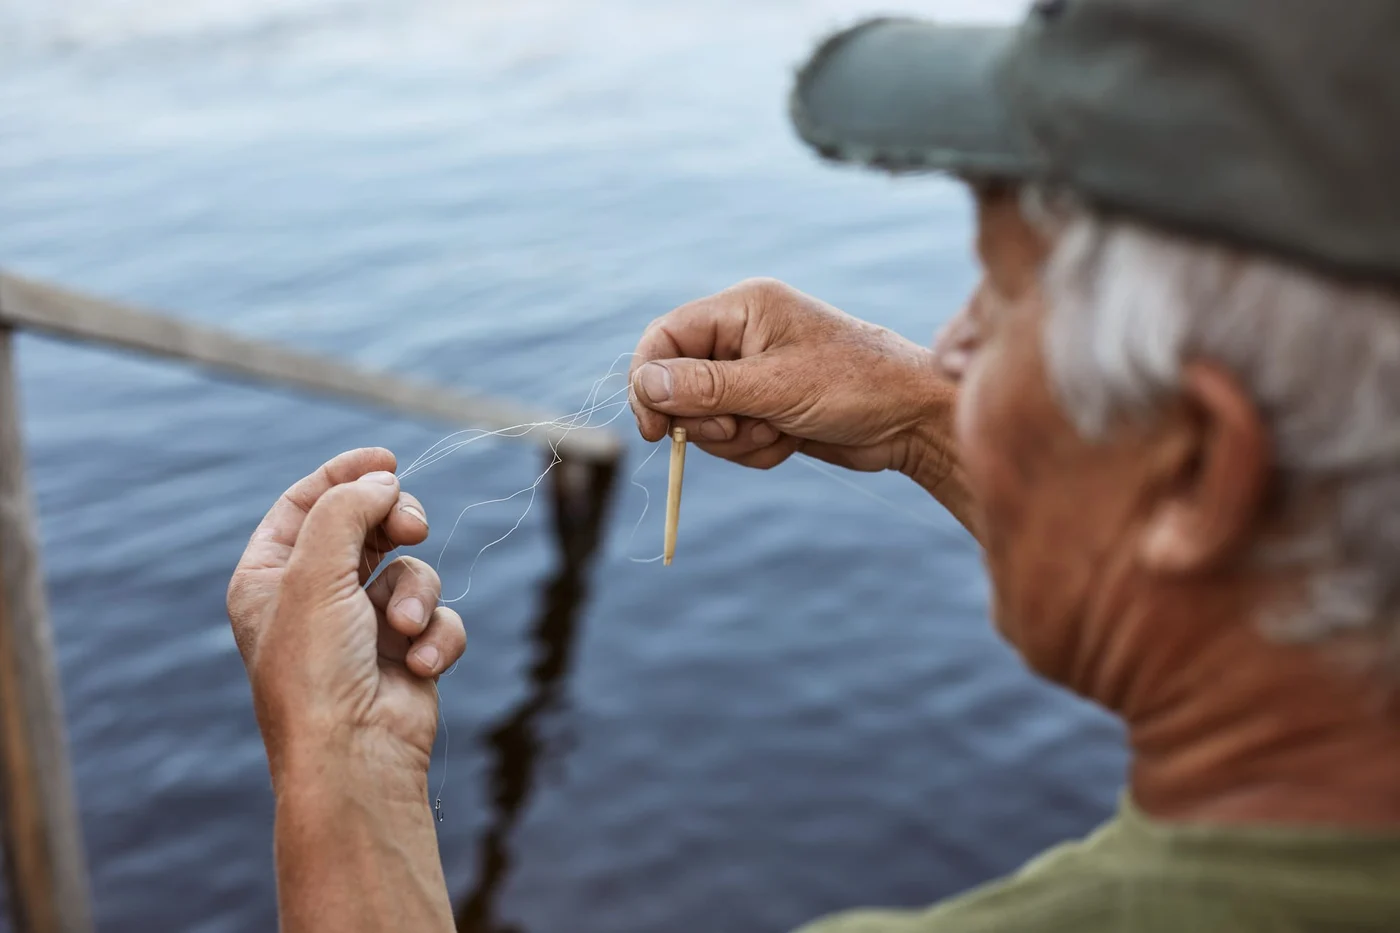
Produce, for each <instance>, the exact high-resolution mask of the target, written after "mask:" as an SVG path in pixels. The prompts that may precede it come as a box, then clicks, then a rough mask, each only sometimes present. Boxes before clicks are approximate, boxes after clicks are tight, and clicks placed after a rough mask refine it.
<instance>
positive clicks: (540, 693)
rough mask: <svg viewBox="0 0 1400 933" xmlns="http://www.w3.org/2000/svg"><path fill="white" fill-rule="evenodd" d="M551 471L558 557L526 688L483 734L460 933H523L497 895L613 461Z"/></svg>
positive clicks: (564, 663)
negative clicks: (472, 856)
mask: <svg viewBox="0 0 1400 933" xmlns="http://www.w3.org/2000/svg"><path fill="white" fill-rule="evenodd" d="M552 476H553V479H554V482H553V485H552V487H551V488H552V492H553V498H554V524H555V532H556V535H557V538H558V541H559V545H560V551H561V557H562V560H561V561H560V566H559V570H558V571H557V572H556V573H555V575H554V577H553V578H552V579H551V580H550V581H549V583H548V584H547V585H546V586H545V588H544V604H543V606H541V608H540V614H539V616H538V618H537V619H536V621H535V624H534V627H533V629H532V630H531V633H530V637H531V641H532V642H533V645H534V649H535V656H534V659H533V661H532V663H531V665H530V669H529V692H528V693H527V695H526V696H525V698H524V699H523V700H522V701H521V702H520V703H519V704H518V705H516V707H515V708H514V709H512V710H511V711H510V712H508V713H507V714H506V715H505V716H503V717H502V718H501V719H499V720H498V721H497V722H496V723H495V724H494V725H493V726H492V727H491V728H490V729H488V730H487V732H486V734H485V740H486V744H487V746H488V748H489V749H490V753H491V758H492V761H491V769H490V782H491V786H490V800H491V808H492V813H491V822H490V823H489V824H488V826H487V828H486V831H485V833H484V835H483V836H482V837H481V840H480V842H479V843H478V845H477V852H478V856H477V877H476V882H475V884H474V885H473V886H472V889H471V891H470V892H468V894H467V895H466V897H465V898H464V899H463V900H462V902H461V904H460V905H459V906H458V908H457V929H458V931H459V933H520V929H519V928H518V927H515V926H508V925H498V923H499V922H498V921H497V919H496V899H497V897H498V896H499V895H500V892H501V890H502V888H503V887H504V884H505V881H506V878H507V876H508V875H509V873H510V867H511V854H510V849H509V845H508V843H509V837H510V834H511V832H512V831H513V830H514V828H515V825H516V823H517V821H518V820H519V819H520V816H521V814H522V813H523V812H524V808H525V804H526V803H527V802H528V801H529V799H530V793H531V791H532V790H533V789H534V786H535V780H536V774H537V769H538V767H539V766H540V765H541V764H543V763H544V760H543V759H542V757H541V752H542V751H543V752H548V751H549V749H548V748H547V747H546V743H545V741H544V740H543V739H542V738H541V735H540V728H541V726H542V725H543V724H544V723H543V722H542V721H541V717H542V716H544V715H545V714H547V713H549V712H550V711H551V710H554V709H556V708H558V707H559V706H560V704H561V703H562V702H563V690H564V686H565V683H564V677H565V675H566V674H567V673H568V671H569V664H570V661H571V660H572V657H573V649H574V643H575V640H576V639H575V635H576V634H577V631H576V624H577V621H578V615H579V611H580V609H581V608H582V605H583V600H584V598H585V595H586V579H585V578H586V571H587V570H588V567H589V565H590V564H591V563H592V558H593V555H594V553H595V551H596V550H597V547H598V541H599V538H600V536H601V532H602V526H603V518H604V516H605V514H606V512H607V506H608V502H609V500H610V499H611V496H612V488H613V481H614V480H615V479H616V476H617V464H616V463H607V464H588V463H574V462H565V463H561V464H559V465H558V466H557V467H555V468H554V472H553V474H552Z"/></svg>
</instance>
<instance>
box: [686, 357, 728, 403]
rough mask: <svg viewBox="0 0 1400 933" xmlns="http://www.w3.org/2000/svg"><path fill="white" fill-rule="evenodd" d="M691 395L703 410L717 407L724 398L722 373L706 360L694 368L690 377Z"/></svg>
mask: <svg viewBox="0 0 1400 933" xmlns="http://www.w3.org/2000/svg"><path fill="white" fill-rule="evenodd" d="M691 379H692V381H691V386H690V389H691V394H692V396H693V397H694V399H695V401H696V402H697V403H698V404H699V405H700V406H701V407H703V408H706V409H710V408H714V407H716V406H717V405H719V403H720V401H721V400H722V399H723V398H724V371H723V370H722V369H720V368H719V367H718V366H716V365H715V364H714V363H711V362H709V361H708V360H706V361H704V362H703V363H702V364H701V365H699V366H697V367H695V369H694V370H693V372H692V377H691Z"/></svg>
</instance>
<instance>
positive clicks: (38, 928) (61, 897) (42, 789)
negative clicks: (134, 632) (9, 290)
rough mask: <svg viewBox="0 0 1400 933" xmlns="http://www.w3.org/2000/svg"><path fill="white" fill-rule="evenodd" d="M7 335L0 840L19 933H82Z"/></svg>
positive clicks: (2, 353)
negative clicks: (3, 850) (0, 838)
mask: <svg viewBox="0 0 1400 933" xmlns="http://www.w3.org/2000/svg"><path fill="white" fill-rule="evenodd" d="M64 735H65V729H64V725H63V710H62V701H61V694H60V690H59V683H58V674H57V671H56V668H55V664H54V652H53V643H52V639H51V637H50V632H49V622H48V613H47V606H46V605H45V600H44V581H43V576H42V574H41V573H40V569H39V545H38V539H37V535H36V533H35V528H34V521H33V516H32V513H31V511H30V501H29V489H28V484H27V483H26V480H25V473H24V447H23V445H22V442H21V437H20V424H19V401H18V398H17V383H16V380H15V368H14V358H13V355H12V352H11V335H10V332H9V331H8V330H7V329H5V328H3V327H0V834H3V836H4V849H5V870H6V875H7V876H8V881H9V900H10V912H11V914H12V915H13V917H14V926H15V930H16V931H18V933H91V931H92V929H93V921H92V911H91V907H90V904H89V900H88V888H87V869H86V867H85V864H84V859H83V842H82V831H81V825H80V823H79V820H78V813H77V809H76V807H75V806H74V802H73V790H72V787H73V785H72V779H71V777H70V775H69V770H68V752H67V746H66V742H65V739H64Z"/></svg>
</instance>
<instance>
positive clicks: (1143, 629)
mask: <svg viewBox="0 0 1400 933" xmlns="http://www.w3.org/2000/svg"><path fill="white" fill-rule="evenodd" d="M1160 595H1161V594H1157V598H1153V599H1150V600H1143V601H1142V602H1141V605H1143V606H1152V607H1153V608H1152V609H1150V610H1147V609H1141V608H1140V607H1139V609H1138V611H1133V610H1134V607H1132V606H1124V605H1121V604H1120V610H1121V609H1126V610H1127V612H1126V613H1123V614H1120V615H1118V617H1117V619H1116V624H1115V625H1114V627H1115V628H1116V634H1111V635H1109V636H1108V638H1109V642H1108V643H1107V645H1106V647H1107V648H1108V650H1105V651H1101V652H1098V661H1099V663H1097V664H1096V665H1095V667H1097V668H1099V670H1098V671H1096V672H1094V674H1093V675H1092V676H1090V677H1089V678H1088V679H1087V680H1086V681H1085V682H1083V683H1081V684H1080V685H1079V686H1084V687H1087V688H1088V689H1087V690H1086V692H1088V693H1089V695H1090V696H1091V697H1092V698H1093V699H1096V700H1098V701H1099V702H1103V703H1105V704H1106V705H1108V706H1109V707H1110V708H1111V709H1114V710H1116V711H1117V712H1118V713H1119V714H1120V715H1121V716H1122V717H1123V719H1124V721H1125V723H1126V725H1127V727H1128V736H1129V745H1130V748H1131V750H1132V755H1133V761H1132V770H1131V776H1130V783H1131V789H1132V794H1133V798H1134V801H1135V802H1136V803H1137V805H1138V806H1140V807H1141V808H1142V809H1143V810H1144V811H1145V812H1146V813H1148V814H1149V815H1151V816H1154V817H1156V818H1159V819H1164V820H1171V821H1181V822H1206V823H1235V824H1246V823H1269V824H1285V825H1287V824H1297V825H1339V826H1357V827H1384V828H1387V829H1395V830H1400V717H1397V716H1396V715H1395V714H1394V713H1393V712H1388V711H1387V710H1386V709H1385V702H1384V700H1385V695H1384V694H1383V693H1382V691H1381V690H1380V688H1379V686H1378V684H1377V682H1376V681H1375V680H1374V678H1372V677H1370V676H1368V675H1366V674H1363V673H1361V672H1353V671H1348V670H1346V669H1345V668H1344V667H1343V666H1342V665H1341V664H1340V663H1338V662H1337V661H1336V659H1335V658H1331V657H1329V656H1328V655H1327V654H1326V653H1325V652H1324V651H1322V650H1321V649H1319V648H1317V647H1316V646H1287V645H1279V644H1276V643H1272V642H1270V641H1268V640H1267V639H1266V638H1265V637H1264V635H1263V634H1262V633H1261V631H1260V628H1259V626H1258V625H1256V624H1254V623H1253V622H1251V621H1250V618H1251V616H1253V615H1254V613H1253V612H1252V611H1250V608H1249V607H1250V606H1257V605H1259V601H1258V600H1257V599H1252V598H1248V596H1249V594H1246V593H1242V592H1240V591H1239V590H1238V589H1236V588H1233V587H1230V588H1222V589H1221V591H1219V592H1214V593H1211V592H1209V591H1206V592H1199V593H1193V594H1190V597H1189V598H1186V599H1165V600H1164V599H1161V598H1160ZM1255 595H1256V596H1257V595H1258V594H1255ZM1173 603H1175V605H1173ZM1212 610H1214V611H1212ZM1212 616H1214V617H1213V618H1212ZM1100 621H1103V622H1104V623H1105V624H1106V625H1108V624H1113V623H1110V622H1109V621H1108V620H1100ZM1115 666H1116V667H1117V668H1118V669H1117V670H1113V669H1112V668H1113V667H1115ZM1083 673H1085V674H1090V673H1091V672H1090V671H1087V670H1086V671H1083Z"/></svg>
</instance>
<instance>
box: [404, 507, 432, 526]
mask: <svg viewBox="0 0 1400 933" xmlns="http://www.w3.org/2000/svg"><path fill="white" fill-rule="evenodd" d="M399 511H400V512H402V513H403V514H405V515H407V516H408V517H409V518H412V519H414V520H416V521H420V522H422V523H423V524H425V525H426V524H428V516H426V515H424V514H423V513H422V512H420V511H418V510H417V509H416V508H414V507H413V506H411V505H401V506H399Z"/></svg>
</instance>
